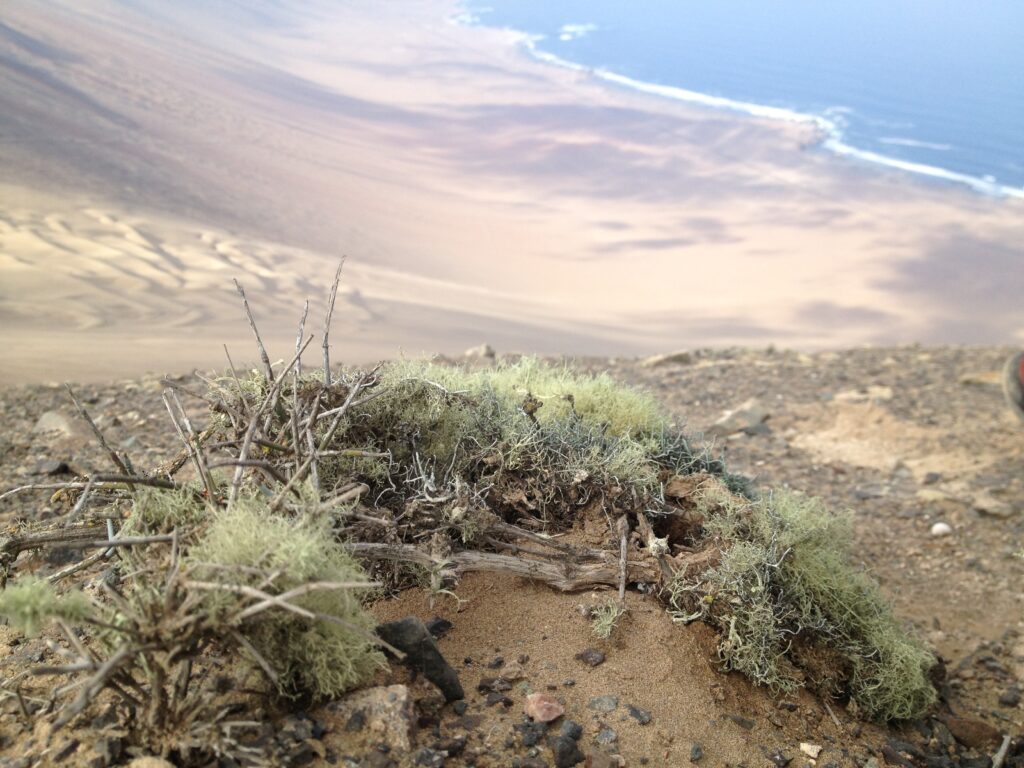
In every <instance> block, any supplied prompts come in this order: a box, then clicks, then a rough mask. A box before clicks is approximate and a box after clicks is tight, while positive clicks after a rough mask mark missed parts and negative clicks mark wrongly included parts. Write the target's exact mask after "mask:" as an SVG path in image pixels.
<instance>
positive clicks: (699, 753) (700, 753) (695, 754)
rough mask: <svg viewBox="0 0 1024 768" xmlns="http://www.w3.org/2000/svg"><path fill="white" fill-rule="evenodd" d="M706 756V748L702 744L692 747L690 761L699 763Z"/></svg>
mask: <svg viewBox="0 0 1024 768" xmlns="http://www.w3.org/2000/svg"><path fill="white" fill-rule="evenodd" d="M703 757H704V748H703V747H702V746H701V745H700V744H694V745H693V746H692V747H690V762H691V763H699V762H700V761H701V760H702V759H703Z"/></svg>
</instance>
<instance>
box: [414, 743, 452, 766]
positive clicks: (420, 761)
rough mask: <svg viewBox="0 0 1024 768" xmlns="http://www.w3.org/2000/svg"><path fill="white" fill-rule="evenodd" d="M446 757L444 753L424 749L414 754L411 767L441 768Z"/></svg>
mask: <svg viewBox="0 0 1024 768" xmlns="http://www.w3.org/2000/svg"><path fill="white" fill-rule="evenodd" d="M445 757H447V755H445V753H444V752H439V751H438V750H434V749H430V748H428V747H424V748H423V749H421V750H420V751H419V752H417V753H416V758H415V759H414V760H413V765H423V766H427V768H442V766H443V765H444V760H445Z"/></svg>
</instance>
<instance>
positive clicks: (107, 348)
mask: <svg viewBox="0 0 1024 768" xmlns="http://www.w3.org/2000/svg"><path fill="white" fill-rule="evenodd" d="M457 10H458V9H457V6H456V4H455V3H452V2H448V1H446V0H402V2H393V3H390V2H389V3H386V4H382V3H372V2H356V3H346V4H344V5H343V6H339V5H336V4H334V3H328V2H311V3H305V4H303V7H302V9H301V10H296V9H294V8H293V9H289V10H282V9H280V8H277V7H276V6H275V5H274V4H271V3H261V2H255V3H247V4H245V5H244V7H242V6H233V5H228V4H217V5H212V4H195V5H193V4H187V5H185V4H166V3H157V2H149V0H139V1H138V2H132V3H122V2H111V1H110V0H89V2H74V3H72V2H56V3H41V2H39V3H37V2H23V3H17V4H13V5H10V6H7V7H5V11H4V16H3V19H2V20H0V168H2V169H3V170H2V173H0V345H2V347H3V349H4V360H5V363H4V370H3V373H2V374H0V381H2V382H3V383H16V382H28V381H41V380H53V379H65V378H72V379H79V380H85V379H90V380H103V379H110V378H111V377H114V376H120V375H130V374H136V373H139V372H141V371H143V370H147V369H150V370H181V369H185V368H189V367H191V366H208V365H217V364H220V363H222V362H223V360H224V357H223V349H222V344H223V343H227V344H228V345H229V346H230V347H231V348H232V349H238V350H239V352H238V353H237V354H238V356H239V357H243V356H244V350H248V349H250V347H251V345H250V343H249V340H248V328H247V327H246V325H245V322H244V317H243V315H242V313H241V308H240V306H239V303H238V301H237V298H236V297H235V294H234V287H233V285H232V282H231V281H232V278H238V279H239V280H241V281H242V283H243V284H244V285H245V286H246V288H247V290H248V292H249V294H250V299H251V300H252V302H253V305H254V309H255V312H256V315H257V319H258V320H259V322H260V325H261V327H262V329H263V332H264V335H265V336H266V337H267V340H268V342H269V345H270V347H271V354H272V356H275V357H287V356H289V355H290V350H291V349H292V348H293V346H294V337H295V327H296V324H297V321H298V317H299V315H300V314H301V310H302V303H303V300H304V299H306V298H309V299H310V306H311V309H310V317H311V319H310V321H309V323H308V324H307V330H308V331H310V332H313V333H319V332H320V326H321V318H322V312H323V302H324V298H325V295H326V293H327V288H328V286H329V283H330V278H331V275H332V274H333V271H334V266H335V264H336V262H337V260H338V258H339V257H340V256H342V255H347V256H348V257H349V261H348V264H347V266H346V273H345V279H344V282H343V286H342V294H341V295H342V297H343V299H344V301H343V306H341V308H340V311H339V312H338V314H337V316H336V317H337V325H336V328H335V331H334V336H333V338H334V340H335V342H334V345H335V349H336V353H335V354H336V358H335V359H347V360H351V361H366V360H368V359H370V358H374V357H390V356H394V355H395V354H397V353H399V351H402V352H404V353H406V354H419V353H421V352H431V353H432V352H453V351H459V350H461V349H463V348H464V347H466V346H469V345H471V344H477V343H480V342H481V341H489V342H491V343H492V344H494V345H495V346H497V347H499V348H500V349H505V350H509V349H517V350H527V351H535V352H539V353H548V354H554V353H569V354H596V353H600V354H641V353H645V352H650V351H656V350H663V349H666V348H676V347H684V346H710V345H718V346H720V345H728V344H745V345H750V344H754V345H758V344H768V343H775V344H780V345H785V346H789V347H796V348H804V349H814V348H822V347H840V346H853V345H862V344H896V343H905V342H914V341H921V342H925V343H1019V342H1020V341H1022V340H1024V305H1022V304H1021V302H1020V301H1019V297H1020V295H1022V293H1024V270H1020V269H1019V266H1018V264H1019V260H1020V257H1021V255H1022V253H1021V249H1020V245H1019V244H1020V243H1021V242H1024V215H1022V214H1024V204H1022V202H1021V201H1014V200H999V199H992V198H986V197H983V196H980V195H978V194H975V193H973V192H971V191H970V190H967V189H961V188H958V187H955V186H943V185H937V184H934V183H926V182H922V181H919V180H917V179H915V178H913V177H910V176H907V175H905V174H902V173H898V172H887V171H884V170H880V169H878V168H875V167H868V166H863V165H858V164H855V163H853V162H851V161H847V160H842V159H839V158H836V157H833V156H830V155H828V154H826V153H825V152H823V151H821V150H818V149H815V148H814V147H813V146H809V142H810V139H811V128H810V127H809V126H802V125H796V124H781V123H773V122H767V121H764V120H759V119H754V118H748V117H743V116H739V115H732V114H728V113H724V112H720V111H712V110H707V109H701V108H697V107H694V106H691V105H687V104H683V103H678V102H673V101H670V100H666V99H658V98H654V97H650V96H645V95H643V94H639V93H633V92H629V91H626V90H619V89H616V88H613V87H612V86H610V85H608V84H607V83H603V82H601V81H599V80H597V79H595V78H594V77H593V76H592V75H589V74H587V73H586V72H572V71H568V70H563V69H559V68H557V67H553V66H550V65H547V64H543V63H541V62H538V61H535V60H532V59H531V58H530V57H529V56H528V55H527V53H526V52H525V51H524V50H523V46H522V40H521V39H519V38H518V37H517V36H516V35H515V34H514V33H511V32H508V31H502V30H486V29H477V28H473V29H471V28H465V27H461V26H458V25H457V24H455V23H454V22H453V21H452V19H453V17H454V16H455V14H456V13H457Z"/></svg>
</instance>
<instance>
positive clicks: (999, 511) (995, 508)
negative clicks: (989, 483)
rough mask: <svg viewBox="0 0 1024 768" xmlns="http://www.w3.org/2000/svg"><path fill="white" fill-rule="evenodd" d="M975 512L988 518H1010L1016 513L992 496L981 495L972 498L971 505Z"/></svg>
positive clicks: (1009, 506)
mask: <svg viewBox="0 0 1024 768" xmlns="http://www.w3.org/2000/svg"><path fill="white" fill-rule="evenodd" d="M971 506H972V507H973V508H974V511H975V512H978V513H979V514H982V515H988V516H989V517H1001V518H1006V517H1012V516H1013V515H1015V514H1016V513H1017V510H1015V509H1014V508H1013V507H1012V506H1011V505H1009V504H1007V503H1006V502H1005V501H1002V500H1000V499H997V498H995V497H994V496H993V495H992V494H989V493H982V494H981V495H979V496H976V497H975V498H974V501H973V502H972V503H971Z"/></svg>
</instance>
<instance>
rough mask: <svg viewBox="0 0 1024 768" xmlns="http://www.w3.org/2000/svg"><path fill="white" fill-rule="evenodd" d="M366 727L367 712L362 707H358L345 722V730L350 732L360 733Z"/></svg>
mask: <svg viewBox="0 0 1024 768" xmlns="http://www.w3.org/2000/svg"><path fill="white" fill-rule="evenodd" d="M365 727H366V712H364V711H363V710H361V709H357V710H356V711H355V712H353V713H352V714H351V715H350V716H349V718H348V721H347V722H346V723H345V730H346V731H347V732H349V733H358V732H359V731H361V730H363V728H365Z"/></svg>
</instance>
